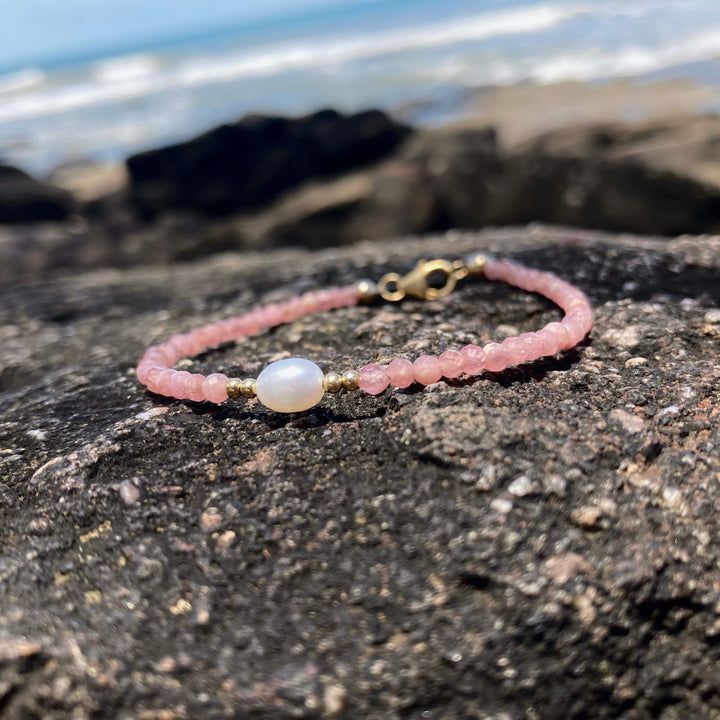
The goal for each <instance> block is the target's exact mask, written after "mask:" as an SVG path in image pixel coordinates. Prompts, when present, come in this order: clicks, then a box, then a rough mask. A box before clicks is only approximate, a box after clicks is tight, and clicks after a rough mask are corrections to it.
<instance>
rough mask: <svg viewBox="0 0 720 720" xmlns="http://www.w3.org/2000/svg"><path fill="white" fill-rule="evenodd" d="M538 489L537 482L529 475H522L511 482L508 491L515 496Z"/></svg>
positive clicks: (521, 495)
mask: <svg viewBox="0 0 720 720" xmlns="http://www.w3.org/2000/svg"><path fill="white" fill-rule="evenodd" d="M536 489H537V488H536V487H535V483H534V482H533V481H532V480H531V479H530V478H529V477H528V476H527V475H521V476H520V477H518V478H515V480H513V481H512V482H511V483H510V486H509V487H508V492H509V493H510V494H511V495H515V497H525V495H530V494H531V493H533V492H535V490H536Z"/></svg>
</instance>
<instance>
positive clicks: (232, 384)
mask: <svg viewBox="0 0 720 720" xmlns="http://www.w3.org/2000/svg"><path fill="white" fill-rule="evenodd" d="M225 390H227V394H228V397H231V398H238V397H240V393H241V392H242V380H238V379H237V378H231V379H230V380H228V381H227V385H225Z"/></svg>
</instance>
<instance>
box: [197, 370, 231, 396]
mask: <svg viewBox="0 0 720 720" xmlns="http://www.w3.org/2000/svg"><path fill="white" fill-rule="evenodd" d="M227 382H228V379H227V376H226V375H223V374H222V373H213V374H212V375H208V376H207V377H206V378H205V380H204V381H203V393H204V394H205V399H206V400H209V401H210V402H214V403H221V402H225V400H227V399H228V394H227Z"/></svg>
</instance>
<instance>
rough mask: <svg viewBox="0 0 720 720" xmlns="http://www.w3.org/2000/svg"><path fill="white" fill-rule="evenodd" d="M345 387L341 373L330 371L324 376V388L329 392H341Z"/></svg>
mask: <svg viewBox="0 0 720 720" xmlns="http://www.w3.org/2000/svg"><path fill="white" fill-rule="evenodd" d="M342 389H343V379H342V375H340V373H336V372H329V373H327V374H326V375H325V377H323V390H324V391H325V392H329V393H336V392H340V391H341V390H342Z"/></svg>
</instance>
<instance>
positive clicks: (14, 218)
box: [0, 164, 77, 223]
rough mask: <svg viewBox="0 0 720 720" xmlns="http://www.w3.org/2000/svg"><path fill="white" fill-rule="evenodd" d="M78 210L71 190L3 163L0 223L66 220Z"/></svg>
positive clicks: (1, 169) (0, 184)
mask: <svg viewBox="0 0 720 720" xmlns="http://www.w3.org/2000/svg"><path fill="white" fill-rule="evenodd" d="M75 210H77V206H76V202H75V200H74V199H73V196H72V195H71V194H70V193H69V192H66V191H65V190H62V189H61V188H58V187H55V186H54V185H51V184H50V183H45V182H40V181H39V180H35V179H34V178H32V177H30V176H29V175H28V174H26V173H24V172H23V171H22V170H18V169H17V168H14V167H10V166H9V165H2V164H0V223H32V222H42V221H45V220H65V219H67V218H68V217H69V216H70V215H71V214H72V213H73V212H74V211H75Z"/></svg>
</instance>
